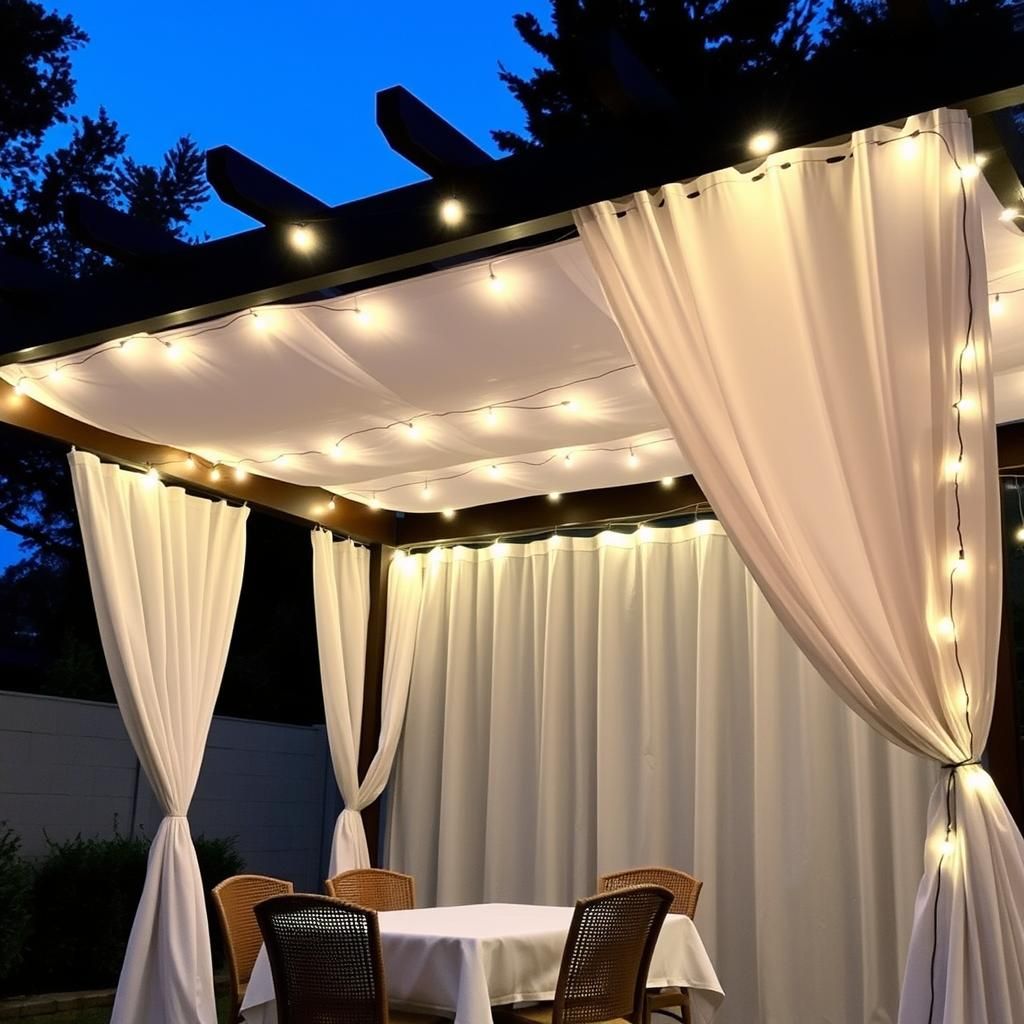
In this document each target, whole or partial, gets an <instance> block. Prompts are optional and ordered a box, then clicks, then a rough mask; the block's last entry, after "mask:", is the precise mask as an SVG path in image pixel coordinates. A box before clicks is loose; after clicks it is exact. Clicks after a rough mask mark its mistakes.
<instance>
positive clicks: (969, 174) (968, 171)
mask: <svg viewBox="0 0 1024 1024" xmlns="http://www.w3.org/2000/svg"><path fill="white" fill-rule="evenodd" d="M979 174H981V167H980V166H979V164H978V162H977V161H974V162H973V163H969V164H964V165H963V167H961V168H960V177H961V179H963V180H964V181H973V180H974V179H975V178H976V177H977V176H978V175H979Z"/></svg>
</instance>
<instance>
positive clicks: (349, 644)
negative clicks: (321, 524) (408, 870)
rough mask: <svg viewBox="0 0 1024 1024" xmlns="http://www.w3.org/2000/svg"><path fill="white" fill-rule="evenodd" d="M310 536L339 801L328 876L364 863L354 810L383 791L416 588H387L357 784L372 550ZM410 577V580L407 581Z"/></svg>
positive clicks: (401, 709) (402, 694) (401, 710)
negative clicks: (382, 640)
mask: <svg viewBox="0 0 1024 1024" xmlns="http://www.w3.org/2000/svg"><path fill="white" fill-rule="evenodd" d="M312 538H313V601H314V606H315V609H316V632H317V645H318V648H319V651H320V678H321V682H322V685H323V693H324V712H325V715H326V720H327V739H328V742H329V744H330V748H331V761H332V762H333V764H334V775H335V778H336V779H337V780H338V788H339V789H340V790H341V795H342V798H343V800H344V801H345V809H344V810H343V811H342V812H341V814H340V815H339V816H338V821H337V823H336V825H335V827H334V839H333V842H332V844H331V859H330V867H329V869H328V870H329V872H330V874H331V875H334V874H337V873H338V872H339V871H347V870H349V869H351V868H368V867H370V851H369V849H368V848H367V845H366V831H365V830H364V828H363V819H362V815H361V813H360V812H361V811H363V810H364V809H365V808H366V807H369V805H370V804H372V803H373V801H374V800H376V799H377V797H379V796H380V794H381V793H382V792H383V791H384V787H385V786H386V785H387V782H388V777H389V776H390V774H391V765H392V762H393V761H394V757H395V751H396V749H397V747H398V740H399V738H400V736H401V734H402V722H403V720H404V718H405V706H406V699H407V697H408V693H409V670H410V664H411V659H412V644H413V641H414V637H415V629H416V618H417V616H418V615H419V591H418V588H417V587H416V586H415V585H412V586H406V587H403V588H400V589H398V590H394V591H392V590H390V589H389V595H388V627H389V628H388V636H387V641H386V647H385V654H384V679H383V684H382V689H383V693H382V699H381V730H380V739H379V741H378V747H377V752H376V754H375V755H374V758H373V760H372V761H371V763H370V767H369V768H368V769H367V771H366V778H365V779H363V781H362V783H361V784H360V782H359V739H360V732H361V725H362V708H363V680H364V672H365V666H366V629H367V625H368V622H369V615H370V590H369V572H370V552H369V549H368V548H364V547H359V546H357V545H355V544H353V543H352V542H351V541H338V542H335V541H334V540H333V538H332V537H331V534H329V533H327V532H325V531H323V530H314V531H313V535H312ZM399 561H400V559H399ZM393 565H394V563H393ZM390 571H393V569H392V570H390ZM414 582H415V581H413V580H411V579H410V580H409V583H410V584H414ZM392 617H394V621H393V622H392Z"/></svg>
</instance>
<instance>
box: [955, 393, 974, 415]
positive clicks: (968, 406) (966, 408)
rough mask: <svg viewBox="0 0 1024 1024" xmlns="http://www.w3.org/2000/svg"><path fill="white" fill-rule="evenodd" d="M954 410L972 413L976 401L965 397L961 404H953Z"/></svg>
mask: <svg viewBox="0 0 1024 1024" xmlns="http://www.w3.org/2000/svg"><path fill="white" fill-rule="evenodd" d="M953 408H954V409H959V411H960V412H971V411H972V410H973V409H974V399H973V398H971V397H970V396H969V395H965V396H964V397H963V398H961V399H960V401H959V402H954V403H953Z"/></svg>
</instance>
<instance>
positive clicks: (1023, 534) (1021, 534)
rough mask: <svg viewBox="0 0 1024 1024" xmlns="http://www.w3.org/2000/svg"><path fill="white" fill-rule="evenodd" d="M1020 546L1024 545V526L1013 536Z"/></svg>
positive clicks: (1019, 527)
mask: <svg viewBox="0 0 1024 1024" xmlns="http://www.w3.org/2000/svg"><path fill="white" fill-rule="evenodd" d="M1013 538H1014V540H1016V541H1017V543H1018V544H1024V526H1018V527H1017V532H1016V533H1014V535H1013Z"/></svg>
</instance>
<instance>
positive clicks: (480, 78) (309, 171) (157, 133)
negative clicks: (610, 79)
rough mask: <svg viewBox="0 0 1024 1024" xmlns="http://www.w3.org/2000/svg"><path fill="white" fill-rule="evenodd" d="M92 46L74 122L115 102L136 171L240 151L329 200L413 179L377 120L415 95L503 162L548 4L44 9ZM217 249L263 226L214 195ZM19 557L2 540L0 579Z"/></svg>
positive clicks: (202, 220) (113, 0) (232, 1)
mask: <svg viewBox="0 0 1024 1024" xmlns="http://www.w3.org/2000/svg"><path fill="white" fill-rule="evenodd" d="M51 4H52V5H53V6H55V7H56V8H57V10H59V11H60V12H61V13H68V14H71V15H72V16H73V17H74V18H75V20H76V21H77V22H78V24H79V25H81V27H82V28H83V29H84V30H85V31H86V32H87V33H88V34H89V36H90V42H89V43H88V45H87V46H85V47H84V48H83V49H82V50H80V51H79V52H78V53H77V54H75V55H74V58H73V66H74V74H75V78H76V80H77V82H78V104H77V106H76V112H78V113H86V114H91V113H95V112H96V110H97V108H98V107H99V106H100V105H101V104H102V105H104V106H106V108H107V111H108V113H109V114H110V115H111V117H113V118H114V119H115V120H116V121H117V122H118V124H119V125H120V126H121V129H122V131H126V132H127V133H128V135H129V139H128V151H129V152H130V153H131V155H132V156H133V157H135V159H136V160H143V161H146V162H149V163H156V162H157V161H159V159H160V156H161V154H162V153H163V152H164V150H165V149H167V147H168V146H170V145H171V144H173V142H174V141H175V140H176V139H177V138H178V136H180V135H185V134H190V135H192V137H193V138H194V139H195V140H196V141H197V142H198V143H199V146H200V148H202V149H208V148H211V147H213V146H217V145H221V144H228V145H231V146H234V147H235V148H236V149H239V150H241V151H242V152H243V153H245V154H247V155H248V156H250V157H252V158H253V159H255V160H258V161H259V162H260V163H263V164H265V165H266V166H267V167H270V168H271V169H272V170H274V171H276V172H277V173H278V174H281V175H283V176H284V177H286V178H288V179H289V180H291V181H293V182H295V183H296V184H297V185H300V186H302V187H303V188H304V189H306V191H308V192H312V193H313V194H314V195H316V196H319V197H320V198H321V199H323V200H325V201H326V202H329V203H341V202H345V201H347V200H349V199H356V198H359V197H360V196H365V195H371V194H373V193H375V192H382V191H384V190H386V189H390V188H395V187H396V186H399V185H405V184H408V183H410V182H412V181H416V180H418V179H419V178H421V177H422V175H421V174H420V172H419V171H418V170H417V168H415V167H413V166H412V165H411V164H409V163H406V161H405V160H403V159H402V158H401V157H399V156H397V155H396V154H394V153H392V152H391V150H390V149H388V147H387V144H386V143H385V142H384V139H383V137H382V136H381V134H380V132H379V131H378V130H377V126H376V124H375V123H374V95H375V93H376V92H377V91H378V90H379V89H384V88H387V87H388V86H390V85H399V84H400V85H404V86H405V87H406V88H408V89H411V90H412V91H413V92H414V93H416V95H417V96H419V97H420V98H421V99H422V100H424V101H425V102H426V103H428V104H430V106H432V107H433V108H434V109H435V110H437V111H438V112H439V113H440V114H442V115H443V116H444V117H446V118H447V119H448V120H449V121H451V122H452V124H454V125H456V127H458V128H459V129H460V130H461V131H462V132H464V133H465V134H467V135H468V136H469V137H470V138H472V139H473V140H474V141H475V142H476V143H477V144H478V145H481V146H483V147H485V148H487V149H490V150H491V151H492V152H497V151H496V150H495V148H494V146H493V143H492V142H491V139H490V135H489V131H490V129H492V128H511V129H514V130H518V129H521V128H522V123H523V118H522V114H521V110H520V107H519V106H518V104H516V102H515V101H514V100H513V99H512V97H511V96H510V95H509V93H508V91H507V90H506V89H505V87H504V86H503V85H502V84H501V82H499V81H498V76H497V72H498V62H499V61H502V62H503V63H504V64H505V65H506V66H507V67H509V68H511V69H512V70H514V71H516V72H518V73H520V74H528V72H529V70H530V68H532V67H533V66H534V63H535V58H536V54H534V53H533V51H532V50H530V49H529V48H528V47H527V46H526V45H525V44H524V43H523V42H522V40H521V39H520V38H519V35H518V34H517V32H516V31H515V29H514V27H513V25H512V15H513V14H515V13H517V12H520V11H533V12H534V13H535V14H537V15H538V16H541V17H542V18H543V20H544V21H545V22H547V21H548V12H549V4H548V2H547V0H391V2H386V0H378V2H377V3H367V2H366V0H360V2H358V3H354V2H350V0H334V2H320V3H314V2H312V0H288V2H287V3H281V2H271V0H250V2H248V3H242V2H238V0H212V2H211V0H205V2H201V0H176V2H175V3H173V4H161V3H139V2H138V0H130V2H129V0H73V2H62V0H46V6H47V7H49V6H51ZM194 225H195V228H196V229H197V230H198V231H201V232H206V233H208V234H209V235H210V236H211V237H218V236H220V235H228V234H232V233H234V232H236V231H243V230H246V229H247V228H249V227H253V226H254V224H253V222H252V221H250V220H249V219H248V218H247V217H245V216H244V215H243V214H241V213H238V212H237V211H235V210H232V209H231V208H230V207H228V206H225V205H224V204H222V203H220V202H219V201H218V200H217V199H216V197H214V198H213V199H211V201H210V202H209V203H208V204H207V206H206V207H205V208H204V209H203V210H202V211H201V212H200V213H199V214H198V215H197V216H196V217H195V219H194ZM17 559H18V551H17V538H16V537H14V536H13V535H11V534H9V533H6V532H5V531H4V530H2V529H0V571H2V569H3V567H4V566H6V565H8V564H10V563H11V562H14V561H16V560H17Z"/></svg>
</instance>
